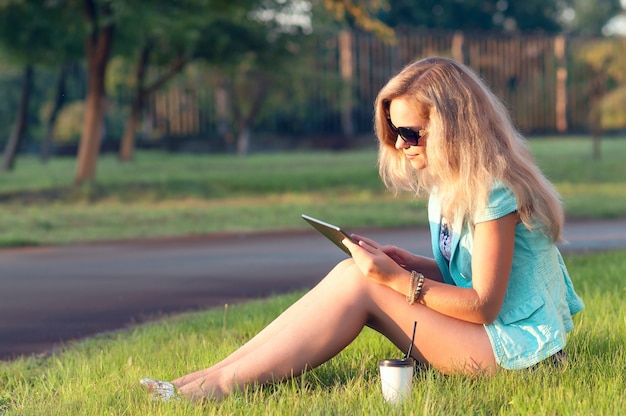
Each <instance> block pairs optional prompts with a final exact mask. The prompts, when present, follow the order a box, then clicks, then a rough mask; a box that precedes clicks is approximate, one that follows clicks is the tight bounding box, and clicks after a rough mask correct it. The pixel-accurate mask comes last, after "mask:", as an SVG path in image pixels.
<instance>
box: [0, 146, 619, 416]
mask: <svg viewBox="0 0 626 416" xmlns="http://www.w3.org/2000/svg"><path fill="white" fill-rule="evenodd" d="M531 145H532V148H533V151H534V152H535V154H536V156H537V159H538V161H539V163H540V165H541V166H542V168H543V169H544V171H545V172H546V174H547V176H548V177H549V178H550V179H551V180H552V181H553V182H554V183H555V184H556V185H557V188H558V189H559V191H560V192H561V193H562V195H563V197H564V201H565V203H566V206H567V213H568V216H569V217H570V218H617V217H624V216H625V215H626V164H625V163H624V160H625V159H624V156H625V155H626V140H625V139H620V140H616V139H613V140H606V141H605V142H604V145H603V152H604V154H603V159H602V160H601V161H593V160H591V158H590V154H591V144H590V142H589V141H588V140H580V139H550V140H542V141H539V140H534V141H532V143H531ZM74 168H75V166H74V161H73V160H63V159H59V160H54V161H52V162H50V163H48V164H47V165H41V164H40V163H39V162H38V161H37V160H35V159H33V158H21V159H19V160H18V163H17V169H16V170H15V171H14V172H12V173H10V174H6V175H3V176H2V177H0V229H2V233H1V234H2V235H1V236H0V245H19V244H65V243H72V242H82V241H97V240H103V239H118V238H135V237H157V236H178V235H185V234H202V233H213V232H232V231H256V230H269V229H283V230H287V229H296V228H302V227H307V225H306V224H305V223H304V222H302V221H301V220H300V218H299V215H300V214H301V213H302V212H308V213H310V214H312V215H316V216H321V217H323V218H329V219H332V221H333V222H336V223H340V224H342V225H346V226H390V227H391V226H393V227H400V226H403V225H406V224H411V225H415V224H422V225H423V224H425V221H426V213H425V203H424V202H423V201H415V200H414V199H413V198H411V197H410V196H408V195H401V196H398V197H395V198H394V197H393V196H391V195H389V194H388V193H386V191H385V190H384V189H383V187H382V185H381V184H380V181H379V179H378V176H377V171H376V155H375V152H374V151H373V150H361V151H358V152H350V153H321V152H314V153H306V154H305V153H293V154H263V155H260V154H259V155H252V156H250V157H247V158H238V157H234V156H208V155H167V156H166V155H163V154H158V153H148V152H146V153H139V154H138V155H137V160H136V162H134V163H132V164H119V163H118V162H117V161H116V160H115V159H114V158H113V157H103V158H102V159H101V161H100V163H99V172H98V182H97V184H95V185H91V186H84V187H81V188H72V187H71V186H69V184H71V182H72V179H73V176H74ZM566 261H567V263H568V267H569V269H570V273H571V275H572V278H573V280H574V284H575V286H576V288H577V290H578V292H579V293H580V295H581V296H582V297H583V299H584V301H585V303H586V309H585V310H584V311H583V312H582V313H580V314H578V315H577V316H576V317H575V322H576V329H575V330H574V332H573V333H572V334H570V343H569V344H568V346H567V348H566V351H567V353H568V354H569V356H570V359H569V363H568V365H567V366H566V367H565V368H564V369H556V368H553V367H551V366H549V365H542V366H540V367H539V368H537V369H536V370H535V371H518V372H508V371H502V372H501V373H499V374H498V375H496V376H495V377H493V378H489V379H481V378H479V379H470V378H466V377H445V376H442V375H440V374H438V373H436V372H434V371H431V370H424V371H421V372H420V373H418V374H417V375H416V378H415V383H414V388H413V391H412V398H411V400H410V401H408V402H406V403H404V404H402V405H401V406H400V407H398V408H395V409H391V408H389V406H388V405H386V404H385V403H384V402H383V401H382V398H381V394H380V386H379V379H378V370H377V361H378V360H379V359H381V358H393V357H398V356H400V354H401V352H400V351H397V350H396V348H395V347H394V346H393V345H391V344H390V343H389V342H388V341H386V340H385V339H384V338H383V337H381V336H379V335H378V334H376V333H374V332H373V331H370V330H365V331H364V332H363V333H362V334H361V335H360V336H359V337H358V338H357V340H356V342H355V343H353V344H352V345H351V346H350V347H349V348H348V349H346V350H345V351H344V352H342V353H341V354H340V355H339V356H337V357H336V358H335V359H333V360H331V361H330V362H328V363H326V364H324V365H322V366H321V367H319V368H317V369H315V370H314V371H311V372H309V373H307V374H305V375H304V376H302V377H299V378H297V379H295V380H293V381H290V382H285V383H281V384H277V385H273V386H265V387H254V388H250V389H249V391H247V392H246V394H235V395H233V396H231V397H229V398H228V399H227V400H225V401H224V402H222V403H220V404H215V403H207V404H202V405H200V404H194V403H188V402H184V401H180V402H174V403H159V402H152V401H150V400H149V398H148V396H147V394H146V393H145V392H144V391H143V390H142V389H141V388H140V386H139V384H138V380H139V379H140V378H142V377H147V376H149V377H155V378H162V379H171V378H174V377H176V376H179V375H181V374H184V373H188V372H189V371H192V370H195V369H198V368H203V367H207V366H209V365H211V364H212V363H215V362H216V361H219V360H220V359H222V358H224V357H225V356H226V355H228V354H229V353H230V352H232V351H233V350H234V349H236V348H237V347H238V346H240V345H241V344H242V343H243V342H245V341H246V340H247V339H249V338H250V337H251V336H252V335H254V334H255V333H256V332H258V331H259V330H260V329H262V328H263V327H264V326H265V325H266V324H267V323H268V322H270V321H271V320H272V319H273V318H274V317H275V316H276V315H277V314H279V313H280V312H281V311H282V310H284V309H285V308H286V307H287V306H288V305H289V304H291V303H292V302H293V301H294V300H295V299H297V298H298V297H299V296H300V295H301V294H300V293H294V294H291V295H283V296H277V297H274V298H272V299H268V300H263V301H256V302H250V303H247V304H241V305H230V306H229V307H228V308H224V309H213V310H208V311H206V312H201V313H194V314H184V315H178V316H175V317H169V318H166V319H163V320H161V321H158V322H154V323H150V324H146V325H141V326H137V327H134V328H131V329H126V330H122V331H119V332H116V333H111V334H107V335H102V336H99V337H95V338H92V339H89V340H86V341H83V342H79V343H73V344H70V345H68V346H67V348H66V349H64V350H63V351H61V352H59V353H58V354H55V355H53V356H50V357H41V358H34V357H33V358H22V359H18V360H15V361H12V362H0V415H1V416H9V415H29V416H30V415H46V416H52V415H206V414H215V415H217V414H241V415H268V414H272V415H283V414H289V415H328V414H331V415H332V414H337V415H344V414H354V415H357V414H358V415H361V414H391V413H393V414H407V415H408V414H436V415H439V414H446V415H448V414H449V415H455V414H458V415H466V414H489V415H491V414H506V415H537V414H542V415H544V414H549V415H557V414H558V415H561V414H563V415H570V414H589V413H594V414H602V415H604V414H606V415H613V414H621V413H623V409H624V408H626V399H625V398H624V386H625V385H626V375H625V374H626V321H625V320H624V316H626V302H624V295H625V294H626V283H624V278H623V276H624V275H626V251H615V252H608V253H602V254H593V255H570V256H568V257H567V258H566ZM420 336H428V334H421V335H420Z"/></svg>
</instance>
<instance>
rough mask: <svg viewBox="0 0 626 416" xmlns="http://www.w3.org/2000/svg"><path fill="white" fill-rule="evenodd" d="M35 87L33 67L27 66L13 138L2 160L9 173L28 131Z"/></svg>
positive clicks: (12, 131)
mask: <svg viewBox="0 0 626 416" xmlns="http://www.w3.org/2000/svg"><path fill="white" fill-rule="evenodd" d="M32 86H33V67H32V66H31V65H27V66H26V68H25V69H24V78H23V81H22V96H21V98H20V106H19V109H18V112H17V118H16V120H15V125H14V126H13V130H11V136H10V137H9V140H8V141H7V144H6V148H5V149H4V156H3V158H2V170H3V171H5V172H9V171H11V170H13V166H14V165H15V157H16V155H17V151H18V150H19V148H20V143H21V141H22V137H24V132H25V131H26V124H27V118H28V102H29V100H30V93H31V90H32Z"/></svg>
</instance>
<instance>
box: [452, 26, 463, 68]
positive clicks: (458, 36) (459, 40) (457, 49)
mask: <svg viewBox="0 0 626 416" xmlns="http://www.w3.org/2000/svg"><path fill="white" fill-rule="evenodd" d="M463 41H464V39H463V32H461V31H456V32H454V36H453V37H452V58H453V59H454V60H455V61H457V62H459V63H464V62H463Z"/></svg>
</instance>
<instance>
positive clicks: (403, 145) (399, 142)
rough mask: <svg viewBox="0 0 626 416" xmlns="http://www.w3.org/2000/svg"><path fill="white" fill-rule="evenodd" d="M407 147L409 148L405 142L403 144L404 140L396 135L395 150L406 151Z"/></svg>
mask: <svg viewBox="0 0 626 416" xmlns="http://www.w3.org/2000/svg"><path fill="white" fill-rule="evenodd" d="M408 147H410V146H409V144H408V143H407V142H405V141H404V139H403V138H402V137H400V135H399V134H398V135H397V136H396V149H398V150H402V149H406V148H408Z"/></svg>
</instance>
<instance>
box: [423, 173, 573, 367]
mask: <svg viewBox="0 0 626 416" xmlns="http://www.w3.org/2000/svg"><path fill="white" fill-rule="evenodd" d="M516 210H517V200H516V198H515V195H514V194H513V192H512V191H511V190H510V189H508V188H506V187H504V186H503V185H502V184H501V183H498V184H496V186H494V188H493V189H492V191H491V193H490V195H489V202H488V204H487V207H486V209H485V211H484V212H483V213H482V214H481V215H478V216H476V218H475V221H474V222H475V223H479V222H484V221H490V220H494V219H497V218H501V217H503V216H505V215H507V214H509V213H511V212H514V211H516ZM428 218H429V222H430V232H431V238H432V247H433V253H434V257H435V260H436V261H437V264H438V266H439V269H440V270H441V272H442V274H443V277H444V281H445V282H446V283H448V284H452V285H456V286H459V287H465V288H469V287H472V247H473V239H472V229H473V227H472V226H471V224H469V223H465V224H463V225H462V227H461V225H460V224H454V225H452V229H453V230H452V231H453V234H452V247H451V254H452V255H451V257H450V262H449V263H448V261H447V260H446V259H445V258H444V257H443V255H442V254H441V251H440V250H439V232H440V222H441V206H440V204H439V201H438V200H437V198H436V194H433V195H431V197H430V200H429V204H428ZM459 229H461V232H460V233H459ZM583 308H584V304H583V302H582V300H581V299H580V297H579V296H578V295H577V294H576V292H575V291H574V287H573V285H572V281H571V279H570V277H569V274H568V272H567V269H566V267H565V264H564V263H563V258H562V257H561V254H560V252H559V250H558V248H557V247H556V245H555V244H554V243H553V242H552V241H551V239H550V238H549V237H547V236H546V235H545V234H544V233H542V232H541V231H540V230H533V231H530V230H529V229H528V228H527V227H526V226H525V225H524V224H522V223H519V224H518V225H517V226H516V229H515V251H514V253H513V265H512V268H511V275H510V277H509V284H508V287H507V291H506V294H505V297H504V302H503V304H502V308H501V309H500V313H499V314H498V317H497V318H496V319H495V321H494V322H493V323H491V324H488V325H485V329H486V330H487V334H488V336H489V339H490V340H491V345H492V347H493V351H494V354H495V357H496V361H497V362H498V364H499V365H500V366H502V367H504V368H506V369H521V368H527V367H530V366H533V365H534V364H536V363H538V362H539V361H541V360H544V359H546V358H548V357H550V356H551V355H553V354H555V353H556V352H558V351H559V350H561V349H563V347H564V346H565V344H566V334H567V333H568V332H570V331H571V330H572V329H573V328H574V323H573V321H572V315H574V314H575V313H577V312H579V311H580V310H582V309H583Z"/></svg>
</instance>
